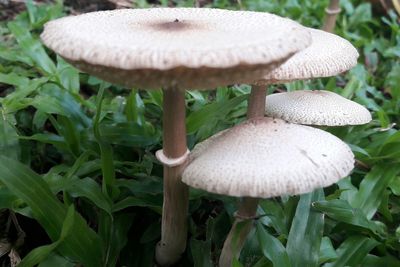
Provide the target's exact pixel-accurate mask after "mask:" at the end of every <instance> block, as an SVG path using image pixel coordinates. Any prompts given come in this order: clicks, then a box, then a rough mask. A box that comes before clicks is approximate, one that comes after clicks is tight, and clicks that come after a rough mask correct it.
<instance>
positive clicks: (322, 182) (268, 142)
mask: <svg viewBox="0 0 400 267" xmlns="http://www.w3.org/2000/svg"><path fill="white" fill-rule="evenodd" d="M353 167H354V155H353V153H352V152H351V150H350V148H349V147H348V146H347V145H346V144H345V143H343V142H342V141H341V140H340V139H338V138H337V137H335V136H334V135H332V134H330V133H327V132H324V131H322V130H319V129H315V128H312V127H308V126H303V125H296V124H290V123H288V122H285V121H283V120H280V119H272V118H257V119H254V120H248V121H246V122H244V123H242V124H239V125H237V126H235V127H233V128H231V129H229V130H226V131H223V132H221V133H218V134H216V135H214V136H212V137H211V138H209V139H207V140H205V141H204V142H201V143H199V144H198V145H196V147H195V148H194V149H193V151H192V153H191V155H190V163H189V165H188V166H187V167H186V169H185V170H184V172H183V178H182V181H183V182H184V183H186V184H188V185H189V186H192V187H194V188H199V189H203V190H206V191H208V192H212V193H217V194H224V195H230V196H237V197H261V198H268V197H274V196H281V195H293V194H303V193H307V192H311V191H312V190H314V189H316V188H321V187H325V186H329V185H331V184H333V183H335V182H337V181H338V180H339V179H341V178H343V177H345V176H347V175H348V174H349V173H350V171H351V170H352V169H353Z"/></svg>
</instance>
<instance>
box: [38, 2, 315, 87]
mask: <svg viewBox="0 0 400 267" xmlns="http://www.w3.org/2000/svg"><path fill="white" fill-rule="evenodd" d="M41 38H42V40H43V42H44V43H45V44H46V46H48V47H49V48H51V49H52V50H54V51H55V52H56V53H58V54H59V55H61V56H62V57H64V58H65V59H66V60H67V61H69V62H71V63H72V64H74V65H75V66H77V67H78V68H80V69H82V70H83V71H86V72H89V73H91V74H93V75H96V76H98V77H100V78H102V79H104V80H107V81H110V82H115V83H118V84H123V85H126V86H140V87H142V88H143V89H148V88H150V89H151V88H159V87H165V88H168V87H174V88H177V87H178V88H182V89H196V88H199V89H206V88H213V87H216V86H220V85H226V84H232V83H235V82H240V81H244V80H246V81H248V80H254V79H255V78H256V77H262V76H263V75H265V74H266V73H268V72H269V71H270V70H271V69H273V68H275V67H276V66H277V65H278V64H280V63H281V62H282V61H284V60H286V59H287V58H288V57H290V56H291V55H293V54H294V53H296V52H298V51H300V50H302V49H304V48H306V47H307V46H308V45H309V44H310V43H311V35H310V33H309V32H308V30H306V29H305V28H304V27H302V26H301V25H299V24H298V23H296V22H294V21H292V20H289V19H285V18H282V17H279V16H276V15H272V14H269V13H261V12H250V11H229V10H221V9H208V8H153V9H124V10H113V11H101V12H93V13H87V14H83V15H79V16H71V17H66V18H62V19H58V20H54V21H51V22H49V23H47V24H46V25H45V29H44V32H43V33H42V35H41Z"/></svg>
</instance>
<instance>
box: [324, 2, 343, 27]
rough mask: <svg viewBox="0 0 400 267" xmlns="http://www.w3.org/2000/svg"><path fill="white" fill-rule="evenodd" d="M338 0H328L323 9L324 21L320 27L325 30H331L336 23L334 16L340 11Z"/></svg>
mask: <svg viewBox="0 0 400 267" xmlns="http://www.w3.org/2000/svg"><path fill="white" fill-rule="evenodd" d="M340 11H341V9H340V7H339V0H330V2H329V6H328V7H327V8H326V9H325V14H326V15H325V22H324V26H323V27H322V29H323V30H324V31H326V32H333V30H334V29H335V24H336V17H337V15H338V14H339V13H340Z"/></svg>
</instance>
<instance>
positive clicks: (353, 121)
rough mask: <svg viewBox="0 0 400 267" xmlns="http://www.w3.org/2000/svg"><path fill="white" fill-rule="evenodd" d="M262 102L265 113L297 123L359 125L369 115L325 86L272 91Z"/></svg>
mask: <svg viewBox="0 0 400 267" xmlns="http://www.w3.org/2000/svg"><path fill="white" fill-rule="evenodd" d="M265 102H266V105H265V114H266V115H267V116H270V117H275V118H280V119H283V120H286V121H288V122H292V123H298V124H308V125H324V126H341V125H359V124H365V123H368V122H370V121H371V119H372V118H371V114H370V113H369V111H368V110H367V109H366V108H365V107H363V106H361V105H360V104H358V103H356V102H354V101H351V100H348V99H346V98H344V97H342V96H340V95H338V94H335V93H332V92H329V91H324V90H317V91H314V90H313V91H310V90H300V91H294V92H288V93H278V94H272V95H269V96H267V98H266V101H265Z"/></svg>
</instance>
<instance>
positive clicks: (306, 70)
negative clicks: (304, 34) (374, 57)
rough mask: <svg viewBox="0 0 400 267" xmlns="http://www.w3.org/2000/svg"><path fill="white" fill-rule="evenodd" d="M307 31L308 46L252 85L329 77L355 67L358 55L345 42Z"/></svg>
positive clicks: (331, 35)
mask: <svg viewBox="0 0 400 267" xmlns="http://www.w3.org/2000/svg"><path fill="white" fill-rule="evenodd" d="M307 29H308V30H309V31H310V33H311V36H312V43H311V45H310V46H309V47H308V48H306V49H304V50H302V51H301V52H299V53H297V54H295V55H294V56H293V57H291V58H290V59H288V60H287V61H286V62H285V63H284V64H282V65H281V66H280V67H278V68H276V69H274V70H273V71H271V72H270V73H268V74H267V75H265V76H264V77H263V78H262V79H260V80H258V81H256V82H255V83H254V84H256V85H265V84H273V83H285V82H291V81H295V80H307V79H312V78H320V77H330V76H335V75H337V74H339V73H342V72H344V71H347V70H349V69H351V68H352V67H354V66H355V65H356V64H357V59H358V56H359V54H358V52H357V50H356V49H355V47H354V46H353V45H352V44H351V43H350V42H349V41H347V40H345V39H343V38H342V37H340V36H337V35H335V34H332V33H328V32H325V31H321V30H316V29H311V28H307Z"/></svg>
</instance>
